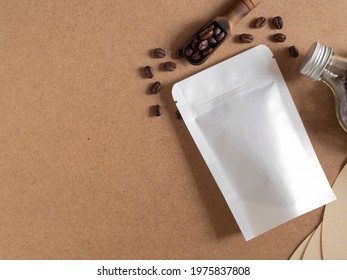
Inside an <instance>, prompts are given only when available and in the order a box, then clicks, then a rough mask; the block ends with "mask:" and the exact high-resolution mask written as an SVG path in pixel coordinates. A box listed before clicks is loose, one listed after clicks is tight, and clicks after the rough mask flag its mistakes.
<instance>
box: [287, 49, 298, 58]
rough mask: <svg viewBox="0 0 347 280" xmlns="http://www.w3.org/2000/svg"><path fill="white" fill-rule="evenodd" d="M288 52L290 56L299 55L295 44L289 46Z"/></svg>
mask: <svg viewBox="0 0 347 280" xmlns="http://www.w3.org/2000/svg"><path fill="white" fill-rule="evenodd" d="M289 54H290V56H291V57H298V56H299V51H298V49H297V48H296V47H295V46H291V47H290V48H289Z"/></svg>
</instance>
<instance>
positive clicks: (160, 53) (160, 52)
mask: <svg viewBox="0 0 347 280" xmlns="http://www.w3.org/2000/svg"><path fill="white" fill-rule="evenodd" d="M154 54H155V56H156V57H158V58H164V57H165V56H166V51H165V50H164V49H161V48H158V49H155V50H154Z"/></svg>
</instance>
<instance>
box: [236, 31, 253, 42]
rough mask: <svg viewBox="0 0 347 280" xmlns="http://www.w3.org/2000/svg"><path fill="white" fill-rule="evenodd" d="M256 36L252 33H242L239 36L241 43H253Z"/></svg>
mask: <svg viewBox="0 0 347 280" xmlns="http://www.w3.org/2000/svg"><path fill="white" fill-rule="evenodd" d="M253 39H254V37H253V36H252V35H251V34H246V33H244V34H241V35H240V36H239V40H240V42H241V43H252V42H253Z"/></svg>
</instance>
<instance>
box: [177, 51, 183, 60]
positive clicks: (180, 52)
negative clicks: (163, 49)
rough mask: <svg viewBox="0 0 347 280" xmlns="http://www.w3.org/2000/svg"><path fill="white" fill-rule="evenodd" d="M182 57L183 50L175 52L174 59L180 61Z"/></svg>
mask: <svg viewBox="0 0 347 280" xmlns="http://www.w3.org/2000/svg"><path fill="white" fill-rule="evenodd" d="M183 57H184V53H183V49H178V50H177V52H176V58H177V59H182V58H183Z"/></svg>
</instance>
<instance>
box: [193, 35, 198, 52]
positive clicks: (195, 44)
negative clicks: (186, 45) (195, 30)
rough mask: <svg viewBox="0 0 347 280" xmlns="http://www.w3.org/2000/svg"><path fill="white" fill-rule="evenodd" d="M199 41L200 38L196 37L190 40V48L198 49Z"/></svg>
mask: <svg viewBox="0 0 347 280" xmlns="http://www.w3.org/2000/svg"><path fill="white" fill-rule="evenodd" d="M199 43H200V40H199V39H198V38H195V39H194V40H193V41H192V48H193V50H196V51H197V50H198V49H199Z"/></svg>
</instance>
